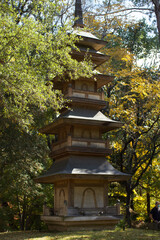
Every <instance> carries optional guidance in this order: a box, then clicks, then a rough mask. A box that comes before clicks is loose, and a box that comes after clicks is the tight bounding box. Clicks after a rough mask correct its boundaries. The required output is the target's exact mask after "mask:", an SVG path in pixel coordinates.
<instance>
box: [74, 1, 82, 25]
mask: <svg viewBox="0 0 160 240" xmlns="http://www.w3.org/2000/svg"><path fill="white" fill-rule="evenodd" d="M81 5H82V4H81V0H76V3H75V18H76V20H75V22H74V25H73V27H81V28H83V27H84V24H83V14H82V6H81Z"/></svg>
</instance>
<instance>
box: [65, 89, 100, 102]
mask: <svg viewBox="0 0 160 240" xmlns="http://www.w3.org/2000/svg"><path fill="white" fill-rule="evenodd" d="M64 97H68V98H70V97H77V98H84V99H91V100H101V101H104V93H103V92H93V91H84V90H78V89H73V88H72V87H69V88H68V89H67V90H66V92H65V93H64Z"/></svg>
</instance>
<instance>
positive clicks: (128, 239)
mask: <svg viewBox="0 0 160 240" xmlns="http://www.w3.org/2000/svg"><path fill="white" fill-rule="evenodd" d="M147 239H148V240H160V231H153V230H141V229H126V230H125V231H123V230H120V229H119V230H117V229H116V230H103V231H84V232H63V233H51V232H36V231H32V232H31V231H27V232H5V233H0V240H147Z"/></svg>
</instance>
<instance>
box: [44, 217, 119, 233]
mask: <svg viewBox="0 0 160 240" xmlns="http://www.w3.org/2000/svg"><path fill="white" fill-rule="evenodd" d="M121 219H122V216H67V217H64V216H41V220H43V221H44V222H45V223H46V224H47V225H48V229H49V230H50V231H79V230H80V231H82V230H102V229H114V227H115V225H116V224H117V223H118V222H119V221H120V220H121Z"/></svg>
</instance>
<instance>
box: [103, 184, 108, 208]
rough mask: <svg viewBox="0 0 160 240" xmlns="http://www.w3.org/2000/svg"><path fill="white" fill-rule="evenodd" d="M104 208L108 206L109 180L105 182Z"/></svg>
mask: <svg viewBox="0 0 160 240" xmlns="http://www.w3.org/2000/svg"><path fill="white" fill-rule="evenodd" d="M103 196H104V208H106V207H107V206H108V182H106V181H105V182H104V194H103Z"/></svg>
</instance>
